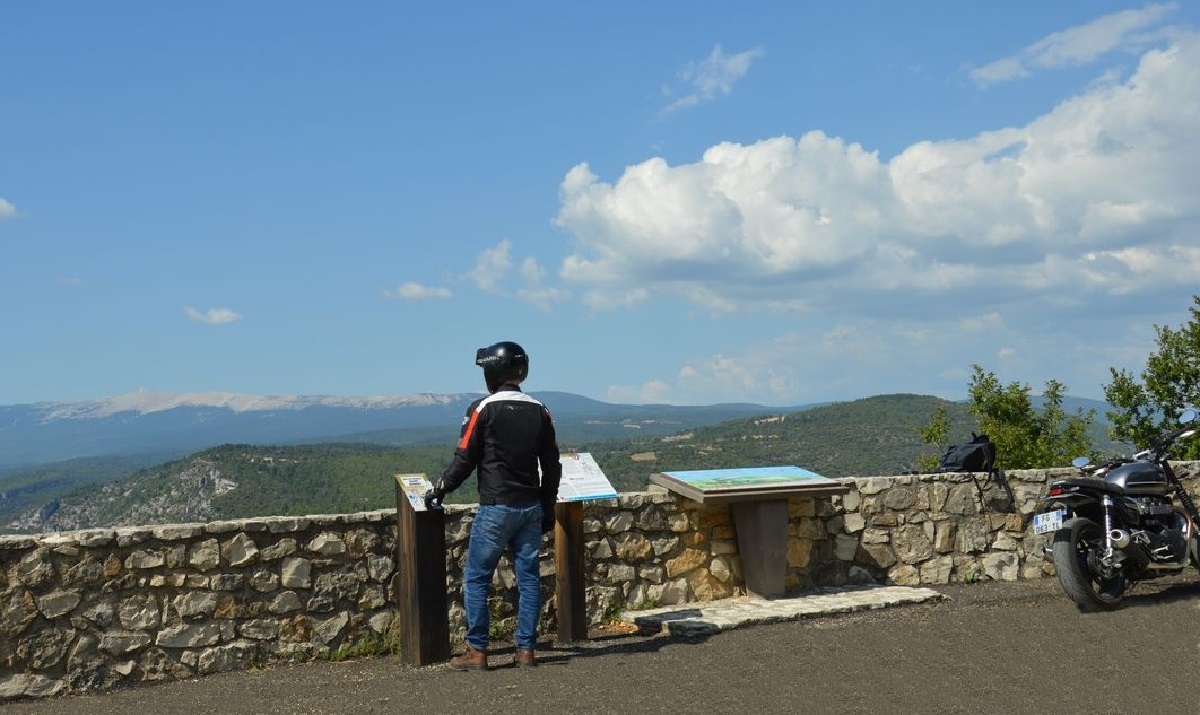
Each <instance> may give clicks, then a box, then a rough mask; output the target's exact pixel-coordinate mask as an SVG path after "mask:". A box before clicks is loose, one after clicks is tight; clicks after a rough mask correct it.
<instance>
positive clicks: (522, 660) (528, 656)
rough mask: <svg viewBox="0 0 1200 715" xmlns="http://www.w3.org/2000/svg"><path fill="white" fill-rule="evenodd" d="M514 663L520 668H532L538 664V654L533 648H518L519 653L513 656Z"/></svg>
mask: <svg viewBox="0 0 1200 715" xmlns="http://www.w3.org/2000/svg"><path fill="white" fill-rule="evenodd" d="M513 664H514V665H516V666H517V667H518V668H532V667H533V666H535V665H537V656H535V655H534V654H533V650H532V649H526V648H518V649H517V654H516V655H515V656H513Z"/></svg>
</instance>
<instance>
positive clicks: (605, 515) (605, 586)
mask: <svg viewBox="0 0 1200 715" xmlns="http://www.w3.org/2000/svg"><path fill="white" fill-rule="evenodd" d="M1176 469H1177V471H1178V472H1179V474H1180V476H1181V477H1184V478H1185V483H1187V484H1189V488H1191V489H1192V491H1193V493H1194V491H1195V486H1196V482H1197V475H1198V474H1200V463H1185V464H1179V465H1176ZM1071 473H1073V470H1030V471H1013V472H1008V473H1006V474H1001V475H997V476H988V475H984V474H926V475H911V476H899V477H870V478H859V479H853V480H849V481H850V482H852V483H853V488H852V490H851V491H850V492H849V493H848V494H846V495H844V496H837V497H829V498H821V499H811V498H810V499H793V500H791V502H790V508H789V525H788V536H787V539H788V544H787V546H788V548H787V554H788V566H787V575H786V584H787V586H788V588H789V589H792V590H803V589H808V588H813V587H820V586H838V585H843V584H847V583H871V582H881V583H882V582H891V583H895V584H901V585H916V584H940V583H948V582H956V581H974V580H987V579H993V580H1015V579H1018V578H1037V577H1041V576H1044V575H1048V574H1050V573H1052V569H1051V568H1050V567H1049V566H1048V564H1046V563H1045V561H1044V560H1043V559H1042V556H1041V548H1042V546H1043V545H1044V543H1045V539H1046V537H1043V536H1035V535H1033V534H1032V533H1030V532H1029V530H1028V526H1029V521H1030V515H1031V513H1032V510H1033V506H1034V502H1035V500H1036V499H1037V497H1038V495H1040V494H1041V493H1042V492H1043V490H1044V488H1045V485H1046V482H1047V480H1048V479H1049V478H1053V477H1056V476H1061V475H1065V474H1071ZM473 514H474V507H460V506H450V507H448V508H447V511H446V537H447V538H446V543H447V569H448V579H447V580H448V589H449V596H450V603H451V606H450V619H451V633H452V637H454V638H456V639H461V637H462V635H463V633H464V631H465V624H464V619H463V612H462V607H461V603H462V591H461V583H462V565H463V563H464V561H465V558H466V546H467V536H468V534H469V531H470V524H471V520H472V517H473ZM396 521H397V520H396V514H395V511H394V510H384V511H374V512H363V513H358V514H347V515H326V516H308V517H274V518H261V519H245V520H235V521H224V522H213V523H207V524H176V525H165V526H146V527H125V528H116V529H95V530H89V531H77V532H63V533H52V534H42V535H36V536H0V702H2V701H3V700H6V699H13V698H20V697H42V696H47V695H55V694H62V693H68V692H86V691H101V690H106V689H111V688H114V687H121V686H126V685H134V684H140V683H147V682H155V681H165V680H171V679H178V678H190V677H194V676H197V675H204V674H207V673H213V672H218V671H223V670H231V669H242V668H250V667H255V666H257V665H265V664H268V663H273V662H279V661H294V660H304V659H310V658H341V657H347V656H355V655H370V654H374V653H381V652H386V651H388V650H390V649H392V648H394V647H395V645H396V643H397V642H398V640H397V639H399V638H401V637H403V634H401V633H399V632H398V630H399V629H398V625H399V624H398V623H397V622H396V620H395V617H394V609H393V608H392V594H393V593H394V580H395V577H396V560H395V554H396ZM584 534H585V549H586V554H585V557H586V560H587V568H586V569H585V573H586V574H587V584H586V587H587V605H588V620H589V622H590V623H591V624H600V623H602V622H605V621H606V620H609V619H611V618H613V617H614V616H615V615H616V614H617V613H618V612H619V611H621V610H625V609H636V608H645V607H651V606H659V605H670V604H678V603H687V602H691V601H705V600H713V599H720V598H728V597H731V596H736V595H740V594H742V593H744V588H743V580H742V573H741V561H740V558H739V555H738V545H737V534H736V530H735V528H734V524H733V520H732V517H731V514H730V510H729V507H728V506H727V505H703V504H698V503H696V502H693V501H690V500H687V499H683V498H681V497H678V496H676V495H674V494H671V493H668V492H666V491H663V490H658V489H655V490H651V491H648V492H640V493H633V494H623V495H621V496H620V497H619V498H618V499H612V500H604V501H599V502H591V503H588V504H587V505H585V507H584ZM543 546H544V548H543V560H542V577H543V580H542V584H543V593H544V594H545V595H546V604H547V605H546V608H545V610H544V614H543V618H542V623H541V627H542V628H543V632H544V633H546V634H547V635H549V634H552V633H553V632H554V630H555V627H556V621H555V613H554V608H553V601H552V599H551V598H550V597H551V596H552V594H553V588H554V562H553V558H552V551H553V550H552V548H551V544H550V543H549V541H548V540H547V542H546V543H545V544H544V545H543ZM514 603H515V583H514V577H513V573H512V569H511V564H510V563H509V562H508V561H507V559H506V560H503V561H502V562H501V569H500V570H499V572H498V573H497V577H496V580H495V582H494V598H493V604H492V611H493V614H494V619H495V623H496V626H497V628H498V629H500V630H503V629H504V627H505V625H506V624H509V625H511V620H512V615H513V612H514V609H513V605H514Z"/></svg>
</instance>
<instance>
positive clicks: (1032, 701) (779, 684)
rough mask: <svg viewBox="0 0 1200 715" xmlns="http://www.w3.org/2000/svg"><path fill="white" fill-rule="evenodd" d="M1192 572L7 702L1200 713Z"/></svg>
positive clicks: (325, 710) (311, 709) (104, 708)
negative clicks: (1095, 587)
mask: <svg viewBox="0 0 1200 715" xmlns="http://www.w3.org/2000/svg"><path fill="white" fill-rule="evenodd" d="M1186 576H1187V577H1188V578H1176V579H1173V580H1171V581H1159V582H1151V583H1149V584H1144V585H1141V586H1139V587H1137V588H1136V589H1135V591H1134V592H1133V593H1132V594H1131V595H1130V597H1129V598H1128V601H1127V605H1126V607H1124V608H1123V609H1121V610H1119V611H1115V612H1111V613H1093V614H1081V613H1079V612H1078V611H1076V609H1075V607H1074V606H1073V605H1072V604H1071V603H1070V602H1069V601H1068V600H1067V599H1066V596H1065V595H1063V593H1062V592H1061V590H1060V589H1059V587H1058V583H1057V581H1056V580H1055V579H1042V580H1040V581H1034V582H1018V583H983V584H975V585H955V586H946V587H939V588H938V589H937V590H939V591H941V592H943V593H945V594H946V595H947V596H948V598H947V599H945V600H943V601H941V602H938V603H933V604H924V605H913V606H900V607H895V608H889V609H885V610H879V611H871V612H864V613H857V614H848V615H840V616H830V617H821V618H815V619H810V620H805V621H798V622H791V623H783V624H775V625H764V626H752V627H746V628H740V629H736V630H732V631H726V632H724V633H720V634H718V635H714V636H711V637H708V638H704V639H682V638H678V637H671V636H654V637H639V636H600V635H599V634H597V637H596V638H594V639H593V640H590V641H588V642H586V643H585V644H583V645H580V646H577V647H573V648H569V649H568V648H562V649H555V650H543V651H542V652H541V654H542V659H543V660H542V665H541V666H539V667H538V668H532V669H529V668H527V669H521V670H518V669H516V668H511V667H501V668H497V669H494V670H492V671H490V672H486V673H481V672H469V673H461V672H456V671H451V670H449V669H448V668H447V667H446V666H444V665H440V666H433V667H427V668H410V667H406V666H404V665H402V664H401V663H399V662H398V661H397V660H396V659H395V658H392V657H389V658H378V659H371V660H363V661H355V662H348V663H327V662H319V663H311V664H306V665H296V666H286V667H276V668H271V669H266V670H254V671H247V672H239V673H225V674H220V675H213V676H207V677H204V678H201V679H197V680H190V681H185V682H177V683H169V684H163V685H154V686H146V687H140V688H136V689H130V690H124V691H120V692H115V693H109V694H105V695H97V696H85V697H68V698H56V699H51V700H44V701H36V702H35V701H23V702H17V703H9V704H6V705H3V706H2V707H0V712H2V713H3V715H35V714H36V715H80V714H82V713H86V714H87V715H105V714H108V713H111V714H112V715H128V714H129V713H133V714H135V715H137V714H143V713H144V714H150V713H153V714H155V715H158V714H161V713H197V714H200V713H212V714H213V715H217V714H220V715H230V714H235V713H257V714H262V715H267V714H287V715H298V714H301V713H311V714H314V715H315V714H321V715H327V714H341V713H353V714H355V715H366V714H368V713H401V712H402V713H415V714H419V715H426V714H429V713H452V712H453V713H489V714H490V713H556V714H563V713H642V712H664V713H672V715H682V714H683V713H742V712H750V713H785V712H786V713H819V714H822V715H824V714H825V713H1037V714H1038V715H1070V714H1073V713H1088V714H1089V715H1100V714H1102V713H1130V714H1137V715H1141V714H1143V713H1151V712H1163V713H1171V715H1200V692H1198V691H1200V687H1198V686H1200V583H1197V582H1196V580H1195V576H1196V574H1195V572H1194V571H1188V572H1186ZM511 653H512V651H511V649H507V650H503V651H501V652H500V653H499V656H498V657H495V658H493V662H494V663H501V664H506V663H508V661H509V659H510V657H511Z"/></svg>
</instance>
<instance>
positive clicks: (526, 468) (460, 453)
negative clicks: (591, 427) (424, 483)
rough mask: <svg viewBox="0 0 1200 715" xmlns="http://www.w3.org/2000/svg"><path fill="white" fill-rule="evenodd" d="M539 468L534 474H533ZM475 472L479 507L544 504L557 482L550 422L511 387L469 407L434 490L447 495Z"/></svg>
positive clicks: (539, 407)
mask: <svg viewBox="0 0 1200 715" xmlns="http://www.w3.org/2000/svg"><path fill="white" fill-rule="evenodd" d="M539 467H540V468H541V469H540V476H539ZM473 471H477V472H478V474H477V477H478V482H479V503H480V504H510V505H521V504H531V503H533V502H537V501H540V502H541V503H542V505H543V507H547V506H550V505H552V504H553V503H554V501H555V499H557V497H558V484H559V481H560V480H561V479H562V464H561V463H560V462H559V453H558V441H557V438H556V437H555V434H554V423H553V421H552V420H551V419H550V412H549V411H548V410H547V409H546V407H545V405H543V404H542V403H541V402H539V401H537V400H536V399H534V398H533V397H530V396H529V395H526V394H525V393H524V392H521V390H520V388H518V387H517V386H516V385H514V384H504V385H501V386H500V387H499V388H498V389H497V390H496V392H494V393H492V394H490V395H488V396H487V397H483V398H480V399H478V400H476V401H474V402H472V403H471V405H470V406H469V407H468V408H467V413H466V415H465V416H464V417H463V425H462V432H461V434H460V435H459V440H458V446H457V447H456V448H455V450H454V457H453V459H452V460H451V462H450V466H449V467H447V468H446V471H445V472H444V473H443V474H442V478H441V479H439V480H438V484H437V489H438V490H439V491H441V492H443V493H446V492H452V491H454V490H455V489H457V488H458V487H459V485H461V484H462V483H463V481H465V480H466V478H467V477H469V476H470V475H471V472H473Z"/></svg>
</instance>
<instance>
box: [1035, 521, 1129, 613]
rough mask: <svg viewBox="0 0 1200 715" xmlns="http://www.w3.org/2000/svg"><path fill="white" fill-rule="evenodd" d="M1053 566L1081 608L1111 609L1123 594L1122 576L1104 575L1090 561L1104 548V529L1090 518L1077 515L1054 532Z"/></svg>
mask: <svg viewBox="0 0 1200 715" xmlns="http://www.w3.org/2000/svg"><path fill="white" fill-rule="evenodd" d="M1051 550H1052V552H1053V554H1054V570H1055V571H1056V572H1058V582H1059V584H1061V585H1062V587H1063V590H1064V591H1066V592H1067V595H1068V596H1070V597H1071V600H1072V601H1074V602H1075V605H1076V606H1078V607H1079V610H1081V611H1111V610H1113V609H1114V608H1117V607H1118V606H1120V605H1121V598H1122V596H1124V595H1125V576H1124V575H1123V574H1120V573H1118V574H1117V575H1116V576H1113V577H1111V578H1104V577H1103V576H1102V575H1100V574H1099V573H1096V571H1095V570H1094V569H1093V566H1092V564H1095V563H1096V559H1097V558H1098V557H1099V556H1100V554H1102V553H1103V552H1104V531H1103V529H1101V528H1100V525H1099V524H1097V523H1096V522H1094V521H1092V520H1091V519H1085V518H1083V517H1076V518H1074V519H1070V520H1068V521H1067V522H1066V523H1065V524H1063V526H1062V528H1061V529H1059V530H1058V531H1056V532H1054V545H1053V546H1052V549H1051Z"/></svg>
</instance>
